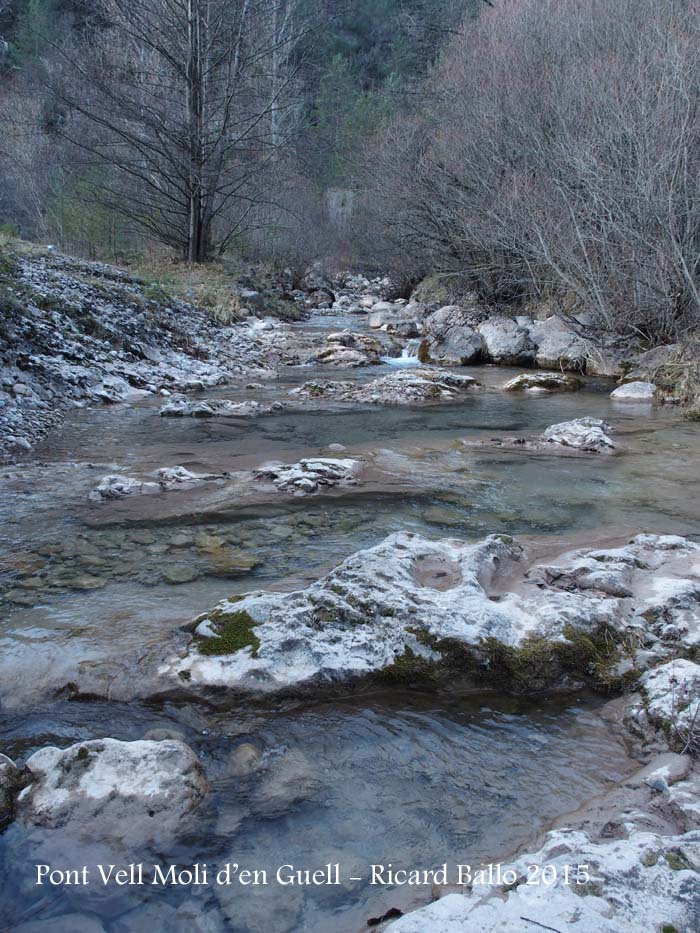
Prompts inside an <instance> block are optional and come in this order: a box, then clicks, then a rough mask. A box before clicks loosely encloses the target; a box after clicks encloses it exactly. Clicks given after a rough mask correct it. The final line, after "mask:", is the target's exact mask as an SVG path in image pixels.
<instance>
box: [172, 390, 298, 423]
mask: <svg viewBox="0 0 700 933" xmlns="http://www.w3.org/2000/svg"><path fill="white" fill-rule="evenodd" d="M283 407H284V406H283V404H282V403H281V402H273V403H272V404H271V405H263V404H262V402H256V401H254V400H252V399H248V400H246V401H243V402H234V401H233V400H232V399H229V398H210V399H192V398H187V396H185V395H173V396H171V397H170V398H169V399H168V401H167V402H166V403H165V404H164V405H161V407H160V409H159V414H160V415H161V417H163V418H251V417H255V416H256V415H267V414H269V413H270V412H273V411H280V410H281V409H282V408H283Z"/></svg>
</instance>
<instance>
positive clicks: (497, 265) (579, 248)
mask: <svg viewBox="0 0 700 933" xmlns="http://www.w3.org/2000/svg"><path fill="white" fill-rule="evenodd" d="M699 13H700V4H698V3H697V2H695V0H668V2H666V3H658V2H657V0H604V2H602V0H502V2H501V3H498V4H496V5H495V7H494V8H493V9H491V10H489V11H488V13H486V14H484V15H482V16H481V17H480V19H479V21H478V22H477V23H473V24H471V26H470V28H468V29H464V30H463V31H462V33H461V35H459V37H457V38H456V39H455V40H454V41H453V42H452V44H451V46H450V48H449V50H448V52H447V54H446V56H445V60H444V62H443V64H442V66H441V67H440V68H439V70H438V71H437V73H436V74H435V75H434V76H433V78H432V80H431V82H430V85H429V87H428V88H427V90H426V93H425V97H424V101H423V106H422V108H421V109H420V110H419V111H418V113H417V114H415V115H413V116H411V117H410V118H405V117H404V118H401V119H398V120H396V121H395V122H394V123H393V124H392V126H391V127H390V129H389V130H388V131H387V132H386V134H385V135H384V137H383V139H382V140H381V142H380V144H379V145H378V146H376V147H374V148H373V149H372V150H371V152H370V153H369V156H368V160H367V166H366V171H367V177H368V179H369V183H368V186H367V187H368V188H369V192H368V196H367V198H366V201H367V204H368V214H369V220H367V219H365V222H366V223H369V229H370V230H372V229H377V227H380V228H381V230H382V236H383V243H384V249H385V251H386V254H387V256H392V257H393V259H394V262H395V263H396V264H398V265H401V264H403V265H404V266H408V267H410V268H412V269H415V268H423V269H424V270H429V269H439V270H442V271H443V272H445V273H447V274H458V275H460V276H464V278H465V279H466V280H468V282H465V286H466V285H467V284H468V287H475V288H477V289H478V290H479V291H480V292H481V293H482V294H483V295H484V296H485V297H487V298H488V299H490V300H492V301H495V302H500V301H508V302H513V301H516V302H517V301H527V300H532V299H538V298H542V297H546V298H548V299H550V300H555V301H556V302H558V304H559V305H560V307H561V309H562V310H563V311H564V312H565V313H566V314H568V315H569V316H570V317H571V318H574V319H578V320H580V321H581V322H586V323H592V324H594V325H595V326H596V327H598V328H599V327H603V328H605V329H607V330H610V331H614V332H617V333H620V334H624V335H628V336H635V337H637V338H641V339H642V340H645V341H648V342H655V341H662V340H666V339H670V338H673V337H675V336H677V335H678V333H679V332H681V331H683V330H684V329H685V328H687V327H688V326H692V325H696V324H697V322H698V318H699V317H700V294H699V290H700V277H699V275H698V273H699V265H700V107H699V105H700V16H699V15H698V14H699ZM370 206H371V208H372V209H371V210H369V207H370ZM374 242H375V243H376V239H375V241H374Z"/></svg>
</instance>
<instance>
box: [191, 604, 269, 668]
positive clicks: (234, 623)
mask: <svg viewBox="0 0 700 933" xmlns="http://www.w3.org/2000/svg"><path fill="white" fill-rule="evenodd" d="M206 618H209V619H211V620H212V621H213V622H214V626H215V628H216V630H217V634H216V635H215V636H213V637H211V638H206V637H203V636H197V642H198V648H199V653H200V654H205V655H222V654H235V653H236V652H237V651H241V650H242V649H243V648H250V649H251V651H250V653H251V656H252V657H254V658H256V657H257V656H258V649H259V648H260V639H259V638H258V636H257V635H256V634H255V626H256V622H255V621H254V620H253V618H252V617H251V616H250V614H249V613H247V612H245V610H240V609H239V610H234V611H233V612H225V613H224V612H220V613H218V618H215V617H214V616H206Z"/></svg>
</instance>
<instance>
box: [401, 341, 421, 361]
mask: <svg viewBox="0 0 700 933" xmlns="http://www.w3.org/2000/svg"><path fill="white" fill-rule="evenodd" d="M419 347H420V337H416V338H415V339H414V340H409V341H407V343H406V346H405V347H404V348H403V350H402V351H401V359H402V360H417V359H418V349H419Z"/></svg>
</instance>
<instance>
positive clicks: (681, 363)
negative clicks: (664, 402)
mask: <svg viewBox="0 0 700 933" xmlns="http://www.w3.org/2000/svg"><path fill="white" fill-rule="evenodd" d="M653 378H654V382H656V384H657V385H659V386H661V387H662V388H663V389H665V390H667V391H668V392H669V393H670V394H671V395H673V397H674V398H676V399H678V401H679V402H680V404H681V405H683V406H685V408H686V409H687V416H688V418H690V419H691V420H692V421H700V336H696V335H693V336H689V337H688V338H686V340H685V341H684V342H683V343H682V344H681V346H680V348H679V350H678V352H677V353H676V354H675V356H674V357H673V358H672V359H671V360H669V362H668V363H666V364H664V365H663V366H661V367H659V369H658V370H657V371H656V372H655V373H654V374H653Z"/></svg>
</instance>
